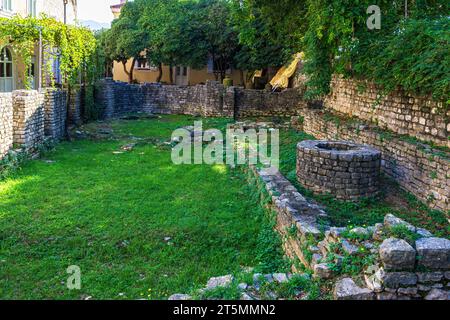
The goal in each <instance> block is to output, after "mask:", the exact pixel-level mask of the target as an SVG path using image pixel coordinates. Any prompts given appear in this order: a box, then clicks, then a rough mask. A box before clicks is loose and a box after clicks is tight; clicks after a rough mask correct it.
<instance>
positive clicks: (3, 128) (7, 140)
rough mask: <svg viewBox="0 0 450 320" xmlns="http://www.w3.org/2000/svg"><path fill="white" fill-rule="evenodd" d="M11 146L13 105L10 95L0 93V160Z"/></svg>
mask: <svg viewBox="0 0 450 320" xmlns="http://www.w3.org/2000/svg"><path fill="white" fill-rule="evenodd" d="M12 145H13V105H12V94H11V93H0V160H1V159H2V158H3V157H4V156H5V155H6V154H7V153H8V151H9V150H10V149H11V147H12Z"/></svg>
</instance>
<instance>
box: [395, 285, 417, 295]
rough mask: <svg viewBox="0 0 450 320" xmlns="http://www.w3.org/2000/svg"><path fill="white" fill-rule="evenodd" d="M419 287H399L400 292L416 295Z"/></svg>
mask: <svg viewBox="0 0 450 320" xmlns="http://www.w3.org/2000/svg"><path fill="white" fill-rule="evenodd" d="M417 291H418V289H417V288H416V287H409V288H399V289H398V291H397V292H398V293H399V294H404V295H407V296H414V295H416V294H417Z"/></svg>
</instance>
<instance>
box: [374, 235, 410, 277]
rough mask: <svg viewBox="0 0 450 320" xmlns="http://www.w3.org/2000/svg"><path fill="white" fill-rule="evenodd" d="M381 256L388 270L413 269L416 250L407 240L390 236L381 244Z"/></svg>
mask: <svg viewBox="0 0 450 320" xmlns="http://www.w3.org/2000/svg"><path fill="white" fill-rule="evenodd" d="M379 252H380V258H381V261H382V262H383V265H384V267H385V269H387V270H412V269H414V264H415V262H416V250H414V248H413V247H411V246H410V245H409V244H408V243H407V242H406V241H405V240H400V239H395V238H389V239H386V240H384V241H383V243H382V244H381V245H380V250H379Z"/></svg>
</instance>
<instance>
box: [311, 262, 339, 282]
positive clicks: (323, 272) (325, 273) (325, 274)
mask: <svg viewBox="0 0 450 320" xmlns="http://www.w3.org/2000/svg"><path fill="white" fill-rule="evenodd" d="M333 276H334V272H333V271H332V270H331V268H330V267H329V266H328V264H327V263H319V264H316V265H315V266H314V277H317V278H321V279H331V278H332V277H333Z"/></svg>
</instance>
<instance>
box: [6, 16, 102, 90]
mask: <svg viewBox="0 0 450 320" xmlns="http://www.w3.org/2000/svg"><path fill="white" fill-rule="evenodd" d="M40 31H41V33H42V35H41V36H42V51H43V52H42V54H43V61H44V65H43V66H42V69H43V74H42V77H43V79H49V80H50V81H51V79H53V74H52V67H51V58H52V57H58V59H59V62H60V71H61V76H62V79H64V82H66V83H67V84H69V85H70V84H74V83H76V82H77V81H78V80H79V79H80V76H83V78H84V79H85V80H86V81H88V82H92V81H93V80H94V78H95V77H96V76H97V75H96V73H95V72H93V70H96V68H95V67H92V64H94V63H96V59H95V57H94V56H95V52H96V39H95V37H94V35H93V33H92V32H91V31H90V30H89V29H87V28H84V27H80V26H73V25H65V24H64V23H62V22H59V21H57V20H55V19H53V18H49V17H47V16H45V15H42V16H40V17H39V18H33V17H27V18H22V17H20V16H14V17H12V18H9V19H8V18H0V46H2V47H3V46H6V45H7V46H9V47H10V48H11V49H12V50H13V52H14V55H15V56H16V57H18V59H20V61H21V62H22V63H23V64H24V66H25V68H24V70H23V73H24V74H22V76H23V79H24V86H25V87H26V88H28V87H29V86H30V79H29V78H28V77H27V70H28V68H29V67H30V66H31V61H32V57H33V55H35V48H38V43H39V39H40ZM36 51H38V49H36ZM37 57H38V54H36V58H37ZM44 83H45V82H44ZM50 85H53V83H50Z"/></svg>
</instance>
